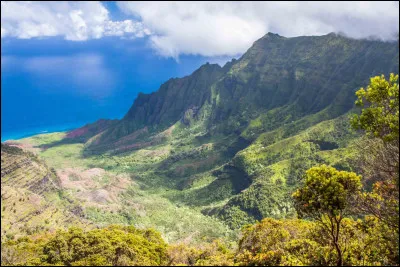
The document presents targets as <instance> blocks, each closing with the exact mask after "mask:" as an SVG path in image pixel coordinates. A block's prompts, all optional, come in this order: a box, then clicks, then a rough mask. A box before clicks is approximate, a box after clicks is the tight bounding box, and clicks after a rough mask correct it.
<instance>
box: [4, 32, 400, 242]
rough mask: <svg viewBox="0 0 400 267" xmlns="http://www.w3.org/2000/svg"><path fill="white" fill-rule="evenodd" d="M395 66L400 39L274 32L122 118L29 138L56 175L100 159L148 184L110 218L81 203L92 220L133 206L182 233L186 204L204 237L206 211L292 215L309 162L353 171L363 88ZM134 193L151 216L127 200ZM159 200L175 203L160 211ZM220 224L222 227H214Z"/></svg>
mask: <svg viewBox="0 0 400 267" xmlns="http://www.w3.org/2000/svg"><path fill="white" fill-rule="evenodd" d="M398 71H399V46H398V43H397V42H382V41H376V40H355V39H350V38H347V37H344V36H340V35H337V34H328V35H324V36H303V37H295V38H286V37H282V36H279V35H277V34H272V33H268V34H266V35H265V36H264V37H262V38H261V39H259V40H258V41H256V42H255V43H254V44H253V46H252V47H251V48H250V49H249V50H248V51H247V52H246V53H245V54H244V55H243V56H242V57H241V58H240V59H238V60H232V61H230V62H228V63H227V64H226V65H225V66H223V67H220V66H219V65H217V64H205V65H203V66H201V67H200V68H199V69H198V70H196V71H195V72H193V73H192V74H191V75H189V76H186V77H183V78H174V79H170V80H168V81H167V82H165V83H164V84H162V85H161V87H160V89H159V90H158V91H157V92H154V93H151V94H139V96H138V97H137V99H136V100H135V102H134V103H133V105H132V107H131V108H130V110H129V111H128V112H127V114H126V115H125V116H124V118H122V119H121V120H115V121H107V120H100V121H98V122H96V123H94V124H90V125H86V126H85V127H82V128H80V129H77V130H74V131H72V132H70V133H68V134H66V135H65V136H63V137H61V136H62V134H59V135H56V134H54V135H49V137H48V139H49V140H50V139H52V138H54V140H53V141H52V142H51V143H49V142H47V141H46V140H47V137H44V136H43V137H38V138H36V139H35V138H32V139H30V140H29V141H32V142H37V143H36V145H37V146H38V147H39V148H41V149H42V150H40V152H39V153H40V155H41V156H42V157H43V158H44V159H46V160H47V162H48V164H49V165H51V166H54V167H55V168H56V169H57V171H58V168H59V169H61V170H60V171H61V172H60V173H62V168H66V167H80V168H81V167H82V168H84V169H85V170H86V169H96V170H97V171H100V170H98V169H102V170H101V171H102V173H103V172H104V173H106V172H107V173H108V174H110V175H111V176H110V177H114V176H115V177H117V175H120V174H128V175H129V177H131V178H132V179H133V181H134V182H135V184H136V183H137V185H138V186H139V187H140V190H139V189H137V192H136V191H132V194H130V193H126V194H125V195H123V196H122V195H121V194H120V196H121V198H123V199H124V200H126V201H125V202H124V201H119V200H118V201H116V203H117V204H118V205H120V206H118V207H119V209H118V210H121V212H119V211H118V210H116V213H113V214H111V215H110V216H108V217H105V216H104V214H106V213H104V212H102V213H101V214H100V213H99V212H98V211H97V210H96V211H95V212H94V209H92V213H90V210H91V209H89V208H87V207H86V208H85V207H83V210H84V213H85V214H86V215H87V217H88V218H89V219H90V218H97V219H99V218H100V219H102V221H101V223H106V222H108V219H107V220H106V219H104V220H103V218H121V221H125V219H124V218H125V217H124V216H125V215H129V216H131V217H132V218H134V219H129V220H128V221H129V222H131V221H132V222H133V223H138V222H142V223H143V225H152V224H155V225H156V226H157V227H159V229H161V231H162V232H163V231H164V232H163V233H164V234H166V236H169V237H168V238H169V239H170V240H177V239H181V238H183V237H184V236H185V235H186V233H185V232H184V231H181V230H182V229H183V228H185V229H187V227H188V226H187V224H188V223H189V222H192V221H194V220H193V216H189V218H187V220H186V221H187V222H188V223H185V227H183V228H182V229H178V230H179V231H178V230H177V229H175V228H176V226H177V225H178V226H179V224H178V223H177V220H178V221H179V222H180V223H181V222H182V221H183V219H181V218H180V217H179V216H181V215H177V216H169V214H171V211H173V210H177V212H179V213H177V214H183V213H187V211H186V208H187V207H190V210H191V212H193V214H196V216H199V217H198V218H202V219H199V220H197V221H196V223H199V222H204V224H202V225H201V229H202V231H201V233H202V234H203V233H205V234H206V235H207V231H208V230H209V229H210V228H211V226H210V225H211V224H209V222H211V221H209V220H211V219H212V220H214V218H209V217H206V216H204V215H209V216H215V217H217V218H219V219H222V221H223V222H225V223H227V224H228V225H229V226H230V227H231V228H233V229H237V228H240V227H241V226H242V225H244V224H246V223H252V222H254V221H255V220H260V219H262V218H264V217H274V218H282V217H290V216H293V215H294V210H293V205H292V203H291V197H290V195H291V192H293V191H294V190H295V188H296V187H297V186H299V184H300V183H301V177H302V174H303V173H304V171H305V170H307V169H308V168H310V167H312V166H315V165H317V164H328V165H331V166H334V167H336V168H337V169H340V170H355V171H357V170H356V169H354V168H356V166H357V164H355V160H356V154H357V153H356V152H355V149H354V146H355V145H354V143H355V141H357V139H358V138H359V136H358V135H357V133H355V132H352V131H350V126H349V120H348V114H349V113H350V112H354V111H355V110H354V101H355V91H356V90H358V89H359V88H360V87H363V86H366V85H367V84H368V83H369V79H370V77H373V76H376V75H381V74H384V75H386V76H388V75H389V73H391V72H394V73H398ZM29 141H27V142H28V143H29ZM82 143H83V144H82ZM67 163H68V164H70V165H71V166H66V165H67ZM2 179H3V178H2ZM116 181H117V180H116ZM2 184H3V181H2ZM142 190H143V191H142ZM128 191H129V190H128ZM118 192H119V191H118ZM138 192H140V194H139V193H138ZM143 192H145V193H143ZM142 193H143V195H141V194H142ZM79 194H80V193H79ZM86 195H88V196H89V194H86ZM86 195H85V196H86ZM133 197H135V201H138V202H140V201H142V202H141V203H142V204H143V207H145V210H146V212H147V213H150V212H151V211H153V212H154V215H155V216H153V217H151V216H142V215H141V213H140V212H136V213H137V214H136V213H135V211H134V209H133V208H129V207H130V206H129V205H130V204H127V203H130V201H131V200H132V198H133ZM156 200H157V201H156ZM89 202H90V201H89ZM154 203H157V204H154ZM160 203H168V209H164V208H159V209H156V208H157V207H158V206H160V205H159V204H160ZM92 204H93V203H92ZM97 204H98V203H97ZM97 204H96V205H97ZM136 204H137V203H136ZM107 205H108V206H109V203H108V202H107ZM107 205H105V206H107ZM176 207H178V209H175V208H176ZM124 209H126V210H127V212H125V210H124ZM152 209H153V210H152ZM163 211H164V212H165V213H162V212H163ZM200 211H201V212H202V213H203V214H200ZM181 212H182V213H181ZM160 213H162V214H165V215H162V216H161V215H160ZM99 214H100V215H101V216H100V215H99ZM107 214H108V213H107ZM118 216H119V217H118ZM135 216H136V217H135ZM172 217H173V218H172ZM166 218H168V219H171V220H170V223H169V226H168V227H166V226H165V225H166V224H167V223H166V221H165V219H166ZM147 219H148V220H147ZM212 223H214V224H213V225H219V226H221V225H220V224H222V222H221V221H220V220H215V221H213V222H212ZM179 227H180V226H179ZM179 227H178V228H179ZM191 227H193V229H200V228H199V225H198V224H193V225H192V226H191ZM224 227H226V225H224ZM224 227H222V226H221V227H220V228H218V229H223V228H224ZM214 228H216V229H217V227H214ZM171 229H172V230H171ZM190 229H192V228H190ZM221 232H226V231H225V230H221V231H219V230H218V233H214V232H213V233H212V235H213V236H217V235H218V234H219V233H221ZM168 233H170V234H168ZM171 233H174V234H171ZM208 235H211V234H210V233H208Z"/></svg>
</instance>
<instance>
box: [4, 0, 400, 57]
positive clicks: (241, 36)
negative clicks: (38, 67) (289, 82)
mask: <svg viewBox="0 0 400 267" xmlns="http://www.w3.org/2000/svg"><path fill="white" fill-rule="evenodd" d="M117 6H118V8H119V9H120V11H121V12H123V13H124V14H125V15H127V16H131V18H132V19H129V20H124V21H112V20H111V19H110V18H109V12H108V10H107V9H106V8H105V7H104V6H103V4H102V3H100V2H5V3H4V2H1V8H2V11H1V17H2V18H1V22H2V28H1V35H2V37H7V36H9V37H16V38H33V37H41V36H63V37H64V38H65V39H67V40H73V41H83V40H87V39H92V38H93V39H95V38H102V37H104V36H120V37H124V38H126V37H128V38H141V37H145V36H148V37H149V42H150V44H151V46H152V47H153V48H154V49H155V50H156V51H157V52H158V53H159V54H160V55H162V56H166V57H174V58H177V57H178V56H179V55H182V54H193V55H202V56H209V57H213V56H235V55H238V54H241V53H243V52H244V51H245V50H246V49H247V48H249V47H250V46H251V44H252V43H253V42H254V41H255V40H257V39H258V38H260V37H262V36H263V35H264V34H266V33H267V32H274V33H278V34H280V35H283V36H286V37H292V36H300V35H323V34H327V33H330V32H340V33H342V34H345V35H347V36H349V37H353V38H369V37H374V38H378V39H382V40H393V39H396V38H397V37H398V32H399V3H398V2H393V1H392V2H383V1H380V2H118V3H117Z"/></svg>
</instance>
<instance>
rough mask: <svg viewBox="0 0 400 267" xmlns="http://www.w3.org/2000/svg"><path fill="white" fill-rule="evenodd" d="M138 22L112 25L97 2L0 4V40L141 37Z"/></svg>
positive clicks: (113, 22)
mask: <svg viewBox="0 0 400 267" xmlns="http://www.w3.org/2000/svg"><path fill="white" fill-rule="evenodd" d="M149 33H150V32H149V30H148V29H146V28H145V27H144V26H143V24H142V23H141V22H137V21H133V20H125V21H112V20H110V19H109V12H108V10H107V9H106V8H105V7H104V6H103V5H102V4H101V3H100V2H62V1H59V2H55V1H53V2H32V1H26V2H17V1H12V2H9V1H2V2H1V37H2V38H3V37H7V36H8V37H16V38H20V39H29V38H34V37H49V36H63V37H64V38H65V39H66V40H71V41H85V40H88V39H99V38H101V37H103V36H122V35H128V36H130V37H143V36H145V35H147V34H149Z"/></svg>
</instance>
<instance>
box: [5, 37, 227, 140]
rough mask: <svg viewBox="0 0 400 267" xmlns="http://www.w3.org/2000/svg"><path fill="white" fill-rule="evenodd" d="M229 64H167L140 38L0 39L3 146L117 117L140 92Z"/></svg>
mask: <svg viewBox="0 0 400 267" xmlns="http://www.w3.org/2000/svg"><path fill="white" fill-rule="evenodd" d="M230 59H231V58H224V57H218V58H206V57H201V56H181V57H180V58H175V59H174V58H165V57H162V56H160V55H157V54H156V53H155V52H154V50H153V49H151V48H150V47H149V46H148V45H147V41H146V39H145V38H143V39H138V40H124V39H121V38H111V37H110V38H103V39H101V40H89V41H85V42H72V41H66V40H63V39H62V38H54V37H53V38H48V39H29V40H20V39H2V40H1V141H2V142H4V141H6V140H9V139H18V138H23V137H27V136H30V135H35V134H39V133H48V132H57V131H66V130H70V129H74V128H78V127H81V126H83V125H85V124H86V123H91V122H94V121H96V120H98V119H101V118H104V119H119V118H122V117H123V116H124V114H125V113H126V112H127V111H128V109H129V108H130V106H131V105H132V104H133V102H134V100H135V98H136V96H137V95H138V93H139V92H144V93H150V92H153V91H156V90H158V88H159V87H160V85H161V84H162V83H164V82H166V81H167V80H169V79H170V78H176V77H183V76H185V75H189V74H190V73H192V72H193V71H194V70H196V69H197V68H198V67H200V66H201V65H202V64H204V63H206V62H210V63H218V64H220V65H223V64H224V63H225V62H226V61H228V60H230Z"/></svg>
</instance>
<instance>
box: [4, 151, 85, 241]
mask: <svg viewBox="0 0 400 267" xmlns="http://www.w3.org/2000/svg"><path fill="white" fill-rule="evenodd" d="M61 194H62V193H61V187H60V180H59V178H58V177H57V174H56V172H55V170H54V169H51V168H49V167H48V166H47V165H46V164H45V163H44V162H43V161H42V160H40V159H39V158H38V157H37V156H36V155H35V154H33V153H31V152H27V151H24V150H22V149H20V148H18V147H15V146H10V145H7V144H1V207H2V212H1V214H2V219H1V226H2V227H1V229H2V235H1V237H2V241H3V240H5V239H6V238H10V237H12V236H15V237H18V235H26V234H33V233H38V232H40V231H42V230H45V229H50V228H53V227H56V228H60V227H62V226H68V225H81V224H82V221H85V220H84V219H83V218H80V217H79V216H76V215H75V214H74V213H73V210H74V209H77V208H80V206H79V205H74V204H73V203H74V202H73V201H72V200H71V199H68V198H61ZM67 203H68V204H67ZM51 224H52V225H51ZM10 225H12V227H10Z"/></svg>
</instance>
